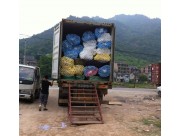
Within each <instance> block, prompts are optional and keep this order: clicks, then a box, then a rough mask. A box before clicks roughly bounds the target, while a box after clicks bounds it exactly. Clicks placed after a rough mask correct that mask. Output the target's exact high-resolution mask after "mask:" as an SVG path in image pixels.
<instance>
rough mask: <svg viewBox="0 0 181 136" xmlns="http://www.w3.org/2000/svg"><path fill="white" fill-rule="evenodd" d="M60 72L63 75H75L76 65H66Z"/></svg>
mask: <svg viewBox="0 0 181 136" xmlns="http://www.w3.org/2000/svg"><path fill="white" fill-rule="evenodd" d="M60 73H61V75H63V76H74V75H75V67H74V66H73V67H70V66H64V67H62V68H61V69H60Z"/></svg>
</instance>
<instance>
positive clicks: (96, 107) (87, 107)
mask: <svg viewBox="0 0 181 136" xmlns="http://www.w3.org/2000/svg"><path fill="white" fill-rule="evenodd" d="M72 108H98V106H72Z"/></svg>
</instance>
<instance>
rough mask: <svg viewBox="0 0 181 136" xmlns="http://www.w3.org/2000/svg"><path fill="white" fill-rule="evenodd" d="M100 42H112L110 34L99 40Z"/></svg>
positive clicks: (105, 34)
mask: <svg viewBox="0 0 181 136" xmlns="http://www.w3.org/2000/svg"><path fill="white" fill-rule="evenodd" d="M97 41H98V42H106V41H112V37H111V35H110V34H109V33H104V34H102V35H101V37H99V38H98V39H97Z"/></svg>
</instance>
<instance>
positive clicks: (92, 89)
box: [70, 88, 95, 92]
mask: <svg viewBox="0 0 181 136" xmlns="http://www.w3.org/2000/svg"><path fill="white" fill-rule="evenodd" d="M70 90H83V91H90V90H91V91H94V92H95V90H94V88H86V89H85V88H81V89H80V88H74V89H70Z"/></svg>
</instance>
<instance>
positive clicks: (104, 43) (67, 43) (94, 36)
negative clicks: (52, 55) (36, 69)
mask: <svg viewBox="0 0 181 136" xmlns="http://www.w3.org/2000/svg"><path fill="white" fill-rule="evenodd" d="M81 40H82V41H81ZM111 42H112V41H111V35H110V34H109V33H107V29H105V28H96V29H95V33H93V32H92V31H86V32H84V33H83V35H82V38H80V37H79V36H78V35H76V34H68V35H66V39H65V40H64V41H63V44H62V51H63V55H64V56H63V57H62V58H61V75H64V76H74V75H76V76H77V75H79V76H80V75H84V76H85V77H92V76H96V75H99V76H100V77H108V76H109V75H110V66H109V65H103V66H102V67H99V68H97V67H96V66H92V65H90V66H85V67H84V66H83V65H74V60H75V59H77V58H79V57H80V59H83V60H86V61H90V60H96V61H99V62H102V64H104V62H109V61H110V59H111V58H110V53H111V51H110V49H111V44H112V43H111ZM81 43H82V44H83V46H82V45H81Z"/></svg>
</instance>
